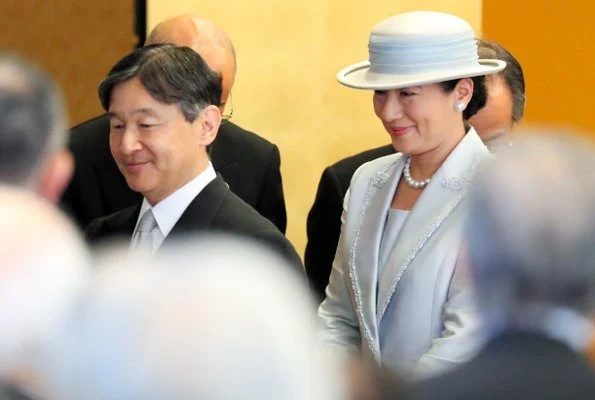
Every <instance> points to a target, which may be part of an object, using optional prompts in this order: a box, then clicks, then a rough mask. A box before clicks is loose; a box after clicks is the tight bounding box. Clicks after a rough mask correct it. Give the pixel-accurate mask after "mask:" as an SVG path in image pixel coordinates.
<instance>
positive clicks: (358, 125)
mask: <svg viewBox="0 0 595 400" xmlns="http://www.w3.org/2000/svg"><path fill="white" fill-rule="evenodd" d="M416 9H431V10H437V11H446V12H450V13H453V14H456V15H459V16H461V17H463V18H465V19H466V20H467V21H469V22H470V23H471V24H472V25H473V27H474V28H475V29H476V30H477V29H478V28H479V26H480V23H481V0H448V1H447V0H433V1H431V0H402V1H387V0H370V1H345V0H343V1H339V0H327V1H324V0H301V1H292V2H285V1H274V0H250V1H246V0H227V1H217V2H214V1H211V2H207V1H202V2H201V1H197V0H184V1H183V0H177V1H171V0H149V1H148V24H147V26H148V28H149V29H150V28H152V27H153V26H155V25H156V24H157V22H159V21H160V20H162V19H165V18H168V17H171V16H174V15H177V14H181V13H194V14H200V15H204V16H208V17H210V18H211V19H213V20H214V21H216V22H217V23H218V24H219V25H220V26H222V27H223V28H224V29H225V30H226V31H227V32H228V33H229V35H230V37H231V38H232V40H233V42H234V44H235V47H236V51H237V56H238V76H237V79H236V83H235V87H234V89H233V102H234V116H233V119H234V121H235V122H237V123H239V124H240V125H241V126H243V127H244V128H246V129H249V130H253V131H255V132H257V133H259V134H260V135H261V136H263V137H265V138H267V139H269V140H271V141H272V142H274V143H276V144H277V145H278V146H279V148H280V150H281V162H282V174H283V181H284V187H285V198H286V202H287V214H288V231H287V236H288V237H289V239H290V240H291V241H292V242H293V244H294V245H295V246H296V249H297V250H298V252H299V253H300V254H303V249H304V247H305V243H306V216H307V214H308V211H309V209H310V206H311V205H312V201H313V199H314V195H315V193H316V187H317V185H318V180H319V179H320V174H321V173H322V171H323V169H324V168H325V167H326V166H327V165H329V164H331V163H333V162H335V161H338V160H339V159H341V158H343V157H346V156H349V155H352V154H355V153H358V152H360V151H362V150H366V149H369V148H372V147H376V146H380V145H383V144H386V143H388V136H387V134H386V133H385V132H384V130H383V128H382V126H381V125H380V123H379V122H377V120H376V118H375V116H374V113H373V111H372V103H371V93H369V92H366V91H356V90H349V89H347V88H344V87H342V86H340V85H339V84H338V83H336V81H335V74H336V72H337V71H338V70H339V69H341V68H342V67H344V66H346V65H347V64H350V63H353V62H356V61H361V60H365V59H367V40H368V34H369V32H370V29H371V28H372V26H373V25H374V24H375V23H376V22H378V21H380V20H381V19H383V18H386V17H388V16H390V15H393V14H396V13H399V12H403V11H410V10H416Z"/></svg>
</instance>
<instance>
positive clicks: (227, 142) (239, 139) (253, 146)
mask: <svg viewBox="0 0 595 400" xmlns="http://www.w3.org/2000/svg"><path fill="white" fill-rule="evenodd" d="M218 147H220V148H223V149H226V150H235V151H238V152H244V153H248V152H247V151H246V148H248V149H249V151H250V152H254V151H256V152H259V153H270V152H272V151H273V150H274V149H276V148H277V146H276V145H275V144H273V143H272V142H270V141H268V140H267V139H265V138H263V137H262V136H259V135H257V134H256V133H254V132H251V131H248V130H246V129H244V128H242V127H240V126H238V125H236V124H234V123H232V122H226V123H224V124H222V125H221V127H220V128H219V133H218V134H217V138H216V139H215V143H214V147H213V151H215V149H216V148H218Z"/></svg>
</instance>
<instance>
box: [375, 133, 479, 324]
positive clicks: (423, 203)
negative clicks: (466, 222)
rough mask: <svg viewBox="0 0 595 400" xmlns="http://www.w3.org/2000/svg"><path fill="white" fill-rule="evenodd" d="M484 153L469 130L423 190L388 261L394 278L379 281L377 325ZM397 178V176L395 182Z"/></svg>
mask: <svg viewBox="0 0 595 400" xmlns="http://www.w3.org/2000/svg"><path fill="white" fill-rule="evenodd" d="M487 154H489V153H488V151H487V148H486V147H485V146H484V144H483V143H482V142H481V139H479V137H478V136H477V133H475V131H474V130H473V128H471V129H470V130H469V132H467V134H466V135H465V137H464V138H463V140H461V142H460V143H459V144H458V145H457V147H456V148H455V149H454V150H453V151H452V153H451V154H450V155H449V157H448V158H447V159H446V161H445V162H444V163H443V164H442V166H441V167H440V169H439V170H438V171H437V172H436V174H434V177H432V181H431V182H430V184H429V185H428V186H427V187H426V188H425V189H424V192H423V193H422V195H421V196H420V197H419V199H418V200H417V203H416V204H415V206H414V207H413V209H412V210H411V212H410V213H409V215H408V217H407V219H406V221H405V224H404V225H403V228H402V229H401V231H400V233H399V236H398V239H397V245H396V246H395V247H394V249H393V250H392V252H391V255H390V256H389V258H388V265H390V266H394V267H396V268H394V269H393V271H394V276H393V279H384V280H381V281H380V282H379V287H378V299H377V302H378V303H377V304H378V306H377V310H376V323H379V322H380V320H381V319H382V317H383V316H384V313H385V311H386V309H387V307H388V305H389V303H390V300H391V298H392V296H393V294H394V292H395V289H396V287H397V285H398V283H399V281H400V279H401V277H402V276H403V274H404V273H405V271H406V270H407V268H408V267H409V265H410V264H411V263H412V262H413V261H414V260H415V257H416V256H417V254H418V253H419V251H420V250H421V249H422V248H423V247H424V246H425V244H426V242H427V241H428V239H430V238H431V237H432V235H433V234H434V232H435V231H436V230H437V229H438V228H439V227H440V226H441V225H442V223H443V222H444V220H446V218H447V217H448V216H449V215H450V213H451V212H452V211H453V210H454V209H455V208H456V207H457V205H458V204H459V203H460V202H461V200H462V199H463V197H464V195H465V193H466V190H467V187H468V185H469V183H470V181H471V178H472V177H473V175H474V174H475V170H476V168H477V166H478V165H479V163H480V162H481V160H482V159H483V158H484V157H485V156H486V155H487ZM398 179H400V174H399V176H398V178H397V181H398ZM391 198H392V196H391ZM387 267H388V266H387Z"/></svg>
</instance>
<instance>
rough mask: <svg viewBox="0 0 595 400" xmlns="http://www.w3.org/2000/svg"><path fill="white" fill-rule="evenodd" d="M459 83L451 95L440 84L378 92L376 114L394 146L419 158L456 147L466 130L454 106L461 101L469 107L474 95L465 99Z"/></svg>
mask: <svg viewBox="0 0 595 400" xmlns="http://www.w3.org/2000/svg"><path fill="white" fill-rule="evenodd" d="M469 81H471V80H469ZM461 82H463V81H460V82H459V84H460V83H461ZM459 84H457V87H456V88H455V90H453V91H452V92H451V93H445V92H443V91H442V88H441V87H440V85H439V84H437V83H434V84H428V85H423V86H413V87H408V88H403V89H391V90H383V91H375V92H374V112H375V113H376V115H377V116H378V118H380V120H381V121H382V124H383V125H384V128H385V129H386V131H387V132H388V133H389V135H390V136H391V139H392V144H393V147H394V148H395V149H396V150H398V151H400V152H403V153H408V154H412V155H416V154H422V153H426V152H429V151H432V150H434V149H437V148H440V147H443V146H451V145H453V142H454V144H456V143H457V142H458V140H459V139H460V137H461V136H462V134H463V132H464V131H462V128H463V119H462V118H463V117H462V115H461V112H459V111H456V110H455V107H454V104H455V101H456V100H458V99H462V101H463V102H464V104H467V103H468V102H469V99H470V93H469V95H468V96H461V94H462V93H461V90H460V88H459ZM467 84H468V83H467ZM472 90H473V86H472V83H471V92H472Z"/></svg>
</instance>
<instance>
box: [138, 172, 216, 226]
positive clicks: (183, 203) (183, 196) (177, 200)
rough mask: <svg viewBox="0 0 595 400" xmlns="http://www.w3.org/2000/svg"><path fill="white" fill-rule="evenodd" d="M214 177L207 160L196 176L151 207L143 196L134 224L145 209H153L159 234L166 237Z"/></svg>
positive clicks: (214, 173) (214, 174)
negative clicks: (203, 168) (205, 165)
mask: <svg viewBox="0 0 595 400" xmlns="http://www.w3.org/2000/svg"><path fill="white" fill-rule="evenodd" d="M216 177H217V173H216V172H215V169H214V168H213V164H212V163H211V162H209V165H208V166H207V168H206V169H205V170H204V171H203V172H201V173H200V174H199V175H198V176H197V177H196V178H194V179H192V180H191V181H190V182H188V183H186V184H185V185H184V186H182V187H181V188H179V189H178V190H176V191H175V192H173V193H172V194H170V195H169V196H168V197H166V198H165V199H163V200H161V201H160V202H159V203H157V204H155V205H154V206H153V207H151V205H150V204H149V202H148V201H147V199H146V198H144V199H143V203H142V205H141V209H140V213H139V215H138V219H137V221H136V225H138V223H139V221H140V218H141V217H142V215H143V214H144V213H145V211H147V210H149V209H151V210H153V216H154V217H155V220H156V221H157V226H158V228H159V230H160V231H161V234H162V235H163V237H167V235H168V234H169V232H170V231H171V230H172V229H173V227H174V225H175V224H176V222H178V220H179V219H180V217H181V216H182V214H183V213H184V211H185V210H186V208H188V206H189V205H190V203H191V202H192V200H194V198H195V197H196V196H198V194H199V193H200V192H201V191H202V190H203V189H204V188H205V187H206V186H207V185H208V184H209V183H211V181H213V180H214V179H215V178H216ZM135 231H136V226H135Z"/></svg>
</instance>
